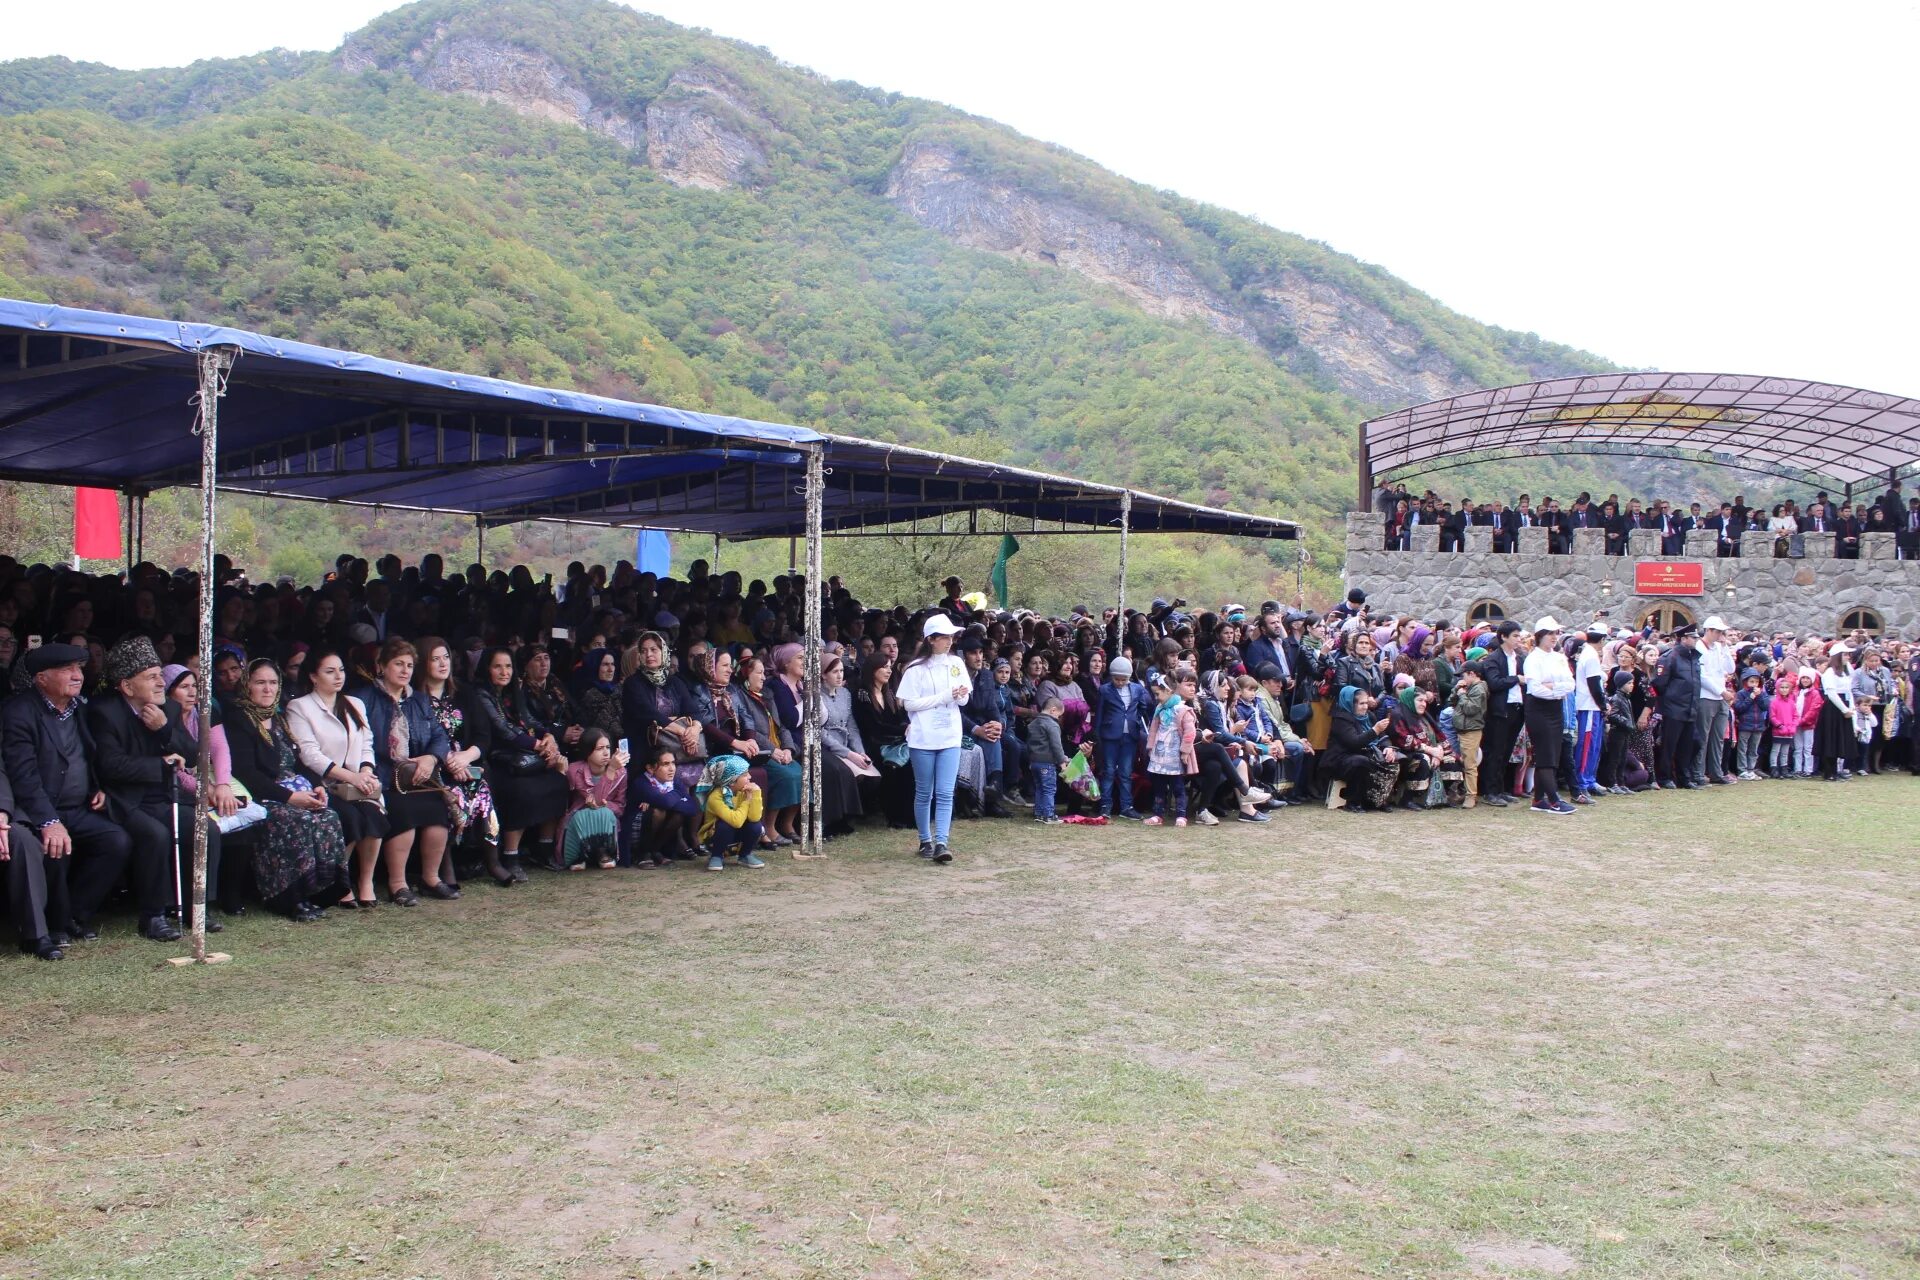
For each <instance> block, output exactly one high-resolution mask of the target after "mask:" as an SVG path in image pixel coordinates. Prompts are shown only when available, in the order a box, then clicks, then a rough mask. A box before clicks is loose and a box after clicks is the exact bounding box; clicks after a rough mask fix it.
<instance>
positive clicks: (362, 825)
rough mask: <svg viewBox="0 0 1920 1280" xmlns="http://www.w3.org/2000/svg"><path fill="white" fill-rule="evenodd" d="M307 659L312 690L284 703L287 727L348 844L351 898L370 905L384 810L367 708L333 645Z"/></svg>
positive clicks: (304, 767) (366, 906) (363, 905)
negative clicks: (349, 686)
mask: <svg viewBox="0 0 1920 1280" xmlns="http://www.w3.org/2000/svg"><path fill="white" fill-rule="evenodd" d="M311 665H312V673H313V674H312V680H313V692H311V693H308V694H306V695H304V696H302V697H299V698H295V699H294V700H293V701H292V702H290V703H288V704H287V733H288V736H289V737H291V738H292V739H293V744H294V747H295V748H296V749H297V750H298V752H299V756H300V764H301V768H302V770H303V772H304V773H305V775H306V776H308V777H310V778H313V779H314V780H315V781H317V782H318V783H319V784H320V785H321V786H322V787H324V788H325V789H326V792H327V807H328V808H330V809H331V810H333V812H334V813H335V814H337V815H338V816H339V819H340V830H341V832H342V833H343V834H344V835H345V837H346V841H347V843H348V844H349V845H350V846H352V848H353V876H354V897H353V903H354V905H355V906H357V907H359V908H360V909H361V910H362V911H370V910H372V909H373V907H374V905H375V904H376V903H377V902H378V901H379V900H378V899H377V898H375V897H374V893H373V868H374V864H375V863H376V862H377V861H378V860H379V857H380V843H381V841H383V840H385V839H386V836H387V813H386V805H385V797H384V796H383V795H382V793H381V790H380V777H379V774H378V773H377V772H376V770H375V767H374V746H373V735H372V733H371V732H370V731H369V730H368V727H367V709H366V707H364V706H362V705H361V703H360V700H359V699H358V698H355V697H353V696H351V695H350V694H348V693H347V691H346V689H347V663H346V659H345V657H344V656H343V655H342V654H341V653H340V651H339V650H338V649H325V648H323V649H316V650H315V651H314V653H313V660H312V664H311ZM341 905H342V906H344V905H346V904H345V903H344V902H343V903H342V904H341Z"/></svg>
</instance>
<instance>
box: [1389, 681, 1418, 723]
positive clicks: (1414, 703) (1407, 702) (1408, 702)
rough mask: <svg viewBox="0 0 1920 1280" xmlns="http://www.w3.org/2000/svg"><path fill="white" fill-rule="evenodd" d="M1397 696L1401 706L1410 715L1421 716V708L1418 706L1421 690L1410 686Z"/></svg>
mask: <svg viewBox="0 0 1920 1280" xmlns="http://www.w3.org/2000/svg"><path fill="white" fill-rule="evenodd" d="M1395 696H1396V697H1398V698H1399V699H1400V705H1401V706H1403V707H1405V708H1406V709H1407V711H1408V712H1409V713H1410V714H1412V715H1416V716H1417V715H1419V714H1420V707H1419V705H1418V704H1419V698H1420V690H1419V689H1418V688H1416V687H1414V686H1413V685H1411V684H1409V685H1407V686H1406V687H1405V688H1403V689H1401V690H1400V692H1399V693H1398V694H1396V695H1395Z"/></svg>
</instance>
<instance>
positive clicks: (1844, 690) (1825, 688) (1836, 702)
mask: <svg viewBox="0 0 1920 1280" xmlns="http://www.w3.org/2000/svg"><path fill="white" fill-rule="evenodd" d="M1852 654H1853V651H1852V650H1851V649H1849V648H1848V647H1847V646H1846V645H1844V644H1838V645H1835V646H1834V647H1833V649H1832V651H1831V652H1829V653H1828V654H1827V657H1826V659H1825V660H1824V661H1823V662H1822V663H1821V664H1820V698H1821V701H1820V719H1819V721H1818V722H1817V723H1816V724H1815V725H1814V727H1813V754H1814V758H1815V759H1816V760H1818V761H1819V762H1820V777H1821V778H1822V779H1823V780H1825V781H1827V782H1842V781H1845V780H1846V779H1848V778H1851V777H1852V776H1853V773H1852V771H1851V770H1850V769H1849V768H1848V767H1847V762H1848V761H1849V760H1851V759H1853V756H1854V752H1855V750H1856V749H1857V748H1858V746H1859V739H1858V738H1857V737H1856V736H1855V735H1854V727H1853V715H1854V706H1853V662H1852Z"/></svg>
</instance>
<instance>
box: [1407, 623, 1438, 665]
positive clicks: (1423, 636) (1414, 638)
mask: <svg viewBox="0 0 1920 1280" xmlns="http://www.w3.org/2000/svg"><path fill="white" fill-rule="evenodd" d="M1432 634H1433V628H1431V627H1415V628H1414V629H1413V634H1412V635H1410V636H1408V637H1407V648H1406V652H1408V653H1410V654H1412V655H1413V656H1414V657H1416V658H1417V657H1419V656H1420V646H1421V645H1423V644H1425V643H1426V642H1427V637H1428V636H1430V635H1432Z"/></svg>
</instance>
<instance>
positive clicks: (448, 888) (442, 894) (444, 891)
mask: <svg viewBox="0 0 1920 1280" xmlns="http://www.w3.org/2000/svg"><path fill="white" fill-rule="evenodd" d="M420 892H422V893H424V894H426V895H427V896H428V897H429V898H438V899H440V900H441V901H442V902H452V901H453V900H454V899H455V898H457V897H459V896H460V891H459V890H458V889H456V888H454V887H453V886H452V885H450V884H448V883H447V882H446V881H444V880H442V881H441V882H440V883H439V884H428V885H422V886H421V887H420Z"/></svg>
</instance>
